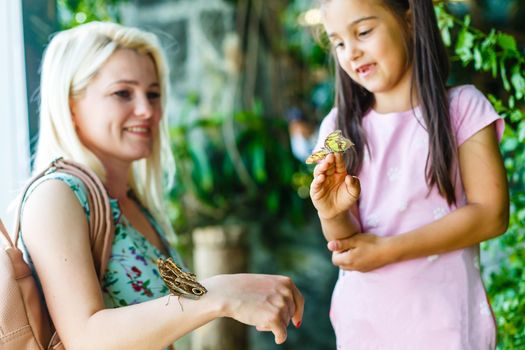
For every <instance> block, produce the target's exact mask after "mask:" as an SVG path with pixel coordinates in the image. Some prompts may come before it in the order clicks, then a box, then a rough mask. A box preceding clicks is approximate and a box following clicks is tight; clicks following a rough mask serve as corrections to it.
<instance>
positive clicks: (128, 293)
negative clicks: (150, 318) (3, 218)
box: [24, 172, 181, 308]
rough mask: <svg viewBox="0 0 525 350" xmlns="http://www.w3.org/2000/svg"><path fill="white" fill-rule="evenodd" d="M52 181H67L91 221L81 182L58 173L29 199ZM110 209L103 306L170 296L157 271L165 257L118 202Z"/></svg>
mask: <svg viewBox="0 0 525 350" xmlns="http://www.w3.org/2000/svg"><path fill="white" fill-rule="evenodd" d="M51 179H57V180H61V181H64V182H65V183H66V184H67V185H68V186H69V187H70V188H71V190H72V191H73V192H74V193H75V196H76V197H77V199H78V201H79V202H80V204H81V206H82V208H83V209H84V212H85V214H86V217H87V219H88V221H89V218H90V210H89V203H88V200H87V192H86V189H85V187H84V184H83V183H82V182H81V181H80V179H78V178H76V177H74V176H72V175H69V174H64V173H59V172H56V173H51V174H49V175H46V176H45V177H43V178H42V179H41V180H39V181H37V182H36V183H35V184H34V185H32V187H31V189H30V190H29V191H28V194H27V195H26V198H27V197H28V196H29V195H30V193H31V192H32V190H33V189H34V188H36V186H38V184H40V183H42V182H43V181H46V180H51ZM24 201H25V199H24ZM137 203H138V201H137ZM110 205H111V210H112V215H113V221H114V224H115V236H114V238H113V246H112V252H111V256H110V259H109V262H108V266H107V270H106V273H105V275H104V278H103V281H102V286H101V287H102V293H103V297H104V304H105V305H106V307H108V308H115V307H120V306H127V305H132V304H137V303H141V302H144V301H147V300H151V299H156V298H158V297H161V296H164V295H167V294H168V293H169V290H168V288H167V287H166V286H165V285H164V282H163V281H162V278H161V277H160V275H159V273H158V271H157V263H156V261H157V259H158V258H166V256H165V255H164V254H163V253H162V252H161V251H160V250H159V249H157V247H155V246H154V245H153V244H151V243H150V242H149V241H148V240H147V239H146V238H145V237H144V236H143V235H142V234H141V233H140V232H138V231H137V230H136V229H135V228H134V227H133V226H132V225H131V223H130V222H129V220H128V219H127V218H126V217H125V216H124V215H122V212H121V210H120V207H119V204H118V201H117V200H115V199H110ZM139 205H140V203H139ZM141 209H142V212H143V213H144V214H145V216H146V217H147V219H148V221H149V222H150V224H151V225H152V227H153V228H154V229H155V230H156V231H157V232H158V233H159V235H160V237H161V240H162V241H163V242H164V245H165V246H166V247H167V248H168V249H169V253H170V256H171V257H172V258H173V259H174V261H175V262H177V264H181V259H180V257H179V255H178V254H177V252H176V251H175V250H174V249H173V248H172V247H171V246H170V245H169V244H168V243H167V242H166V240H165V239H164V236H163V232H162V229H161V227H160V226H159V225H158V223H157V222H156V221H155V220H154V219H153V217H152V216H151V215H150V214H149V213H148V211H147V210H146V209H145V208H144V207H142V206H141Z"/></svg>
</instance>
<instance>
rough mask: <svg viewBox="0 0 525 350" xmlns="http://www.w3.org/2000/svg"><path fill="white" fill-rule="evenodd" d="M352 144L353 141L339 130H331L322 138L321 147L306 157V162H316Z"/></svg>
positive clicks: (343, 150)
mask: <svg viewBox="0 0 525 350" xmlns="http://www.w3.org/2000/svg"><path fill="white" fill-rule="evenodd" d="M352 146H354V143H353V142H352V141H350V140H349V139H347V138H346V137H344V136H343V135H342V133H341V130H336V131H333V132H331V133H330V134H329V135H328V136H327V137H326V139H325V140H324V146H323V148H321V149H320V150H319V151H317V152H314V153H312V154H311V155H310V156H309V157H308V158H307V159H306V164H313V163H318V162H320V161H321V160H323V159H324V157H326V156H327V155H329V154H330V153H344V152H345V151H346V150H347V149H349V148H350V147H352Z"/></svg>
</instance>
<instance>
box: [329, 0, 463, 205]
mask: <svg viewBox="0 0 525 350" xmlns="http://www.w3.org/2000/svg"><path fill="white" fill-rule="evenodd" d="M383 3H384V5H385V6H386V7H387V8H388V9H389V10H391V11H392V13H393V14H394V15H395V16H396V18H397V19H398V20H399V21H400V23H401V25H402V26H406V32H407V39H406V40H407V41H408V42H407V49H408V50H411V51H412V52H408V57H411V58H409V59H411V62H410V63H411V64H412V67H413V73H414V74H413V77H412V88H411V89H415V90H416V91H415V92H416V96H418V98H419V103H420V108H421V112H422V117H423V122H424V127H425V128H426V130H427V132H428V138H429V154H428V158H427V164H426V169H425V172H426V180H427V183H428V185H429V188H432V186H437V187H438V189H439V192H440V193H441V195H442V196H444V197H445V198H446V199H447V202H448V203H449V204H452V203H455V202H456V198H455V191H454V184H453V182H452V174H451V172H450V169H452V164H453V162H454V161H455V158H456V141H455V137H454V133H453V131H452V125H451V121H450V113H449V103H448V97H447V87H446V81H447V78H448V74H449V69H450V64H449V61H448V56H447V51H446V49H445V45H444V44H443V41H442V39H441V35H440V32H439V28H438V25H437V19H436V15H435V13H434V7H433V5H432V0H383ZM409 10H410V11H411V21H412V23H411V26H409V25H408V23H406V18H407V17H406V16H407V13H408V11H409ZM403 22H405V23H403ZM408 28H411V33H409V29H408ZM334 56H335V54H334ZM335 93H336V99H335V103H336V107H337V123H338V127H339V128H340V129H341V130H342V131H343V134H344V135H345V136H347V137H349V138H350V139H351V140H352V141H353V142H354V143H355V151H356V156H355V157H351V158H350V159H348V171H349V172H350V173H352V174H356V173H357V172H358V171H359V170H360V168H361V165H362V163H363V157H364V151H365V147H366V145H367V142H366V135H365V133H364V130H363V128H362V124H361V120H362V119H363V116H364V115H365V113H366V112H367V111H368V110H369V109H370V108H371V107H372V104H373V102H374V98H373V95H372V93H370V92H369V91H367V90H365V89H364V88H363V87H361V86H360V85H358V84H357V83H355V82H354V81H353V80H352V79H350V77H349V76H348V75H347V74H346V72H345V71H344V70H343V69H342V68H341V66H340V65H339V63H337V57H336V92H335ZM411 95H412V94H411Z"/></svg>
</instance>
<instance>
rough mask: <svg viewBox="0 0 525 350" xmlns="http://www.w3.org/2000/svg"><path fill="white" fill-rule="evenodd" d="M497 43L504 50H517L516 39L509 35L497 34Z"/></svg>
mask: <svg viewBox="0 0 525 350" xmlns="http://www.w3.org/2000/svg"><path fill="white" fill-rule="evenodd" d="M497 43H498V45H499V46H501V48H503V49H504V50H508V51H516V50H517V49H518V47H517V45H516V39H514V37H513V36H511V35H509V34H504V33H499V34H498V35H497Z"/></svg>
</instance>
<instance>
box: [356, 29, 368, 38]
mask: <svg viewBox="0 0 525 350" xmlns="http://www.w3.org/2000/svg"><path fill="white" fill-rule="evenodd" d="M371 32H372V29H368V30H364V31H362V32H359V33H358V34H357V36H358V37H360V38H362V37H365V36H367V35H368V34H370V33H371Z"/></svg>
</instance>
